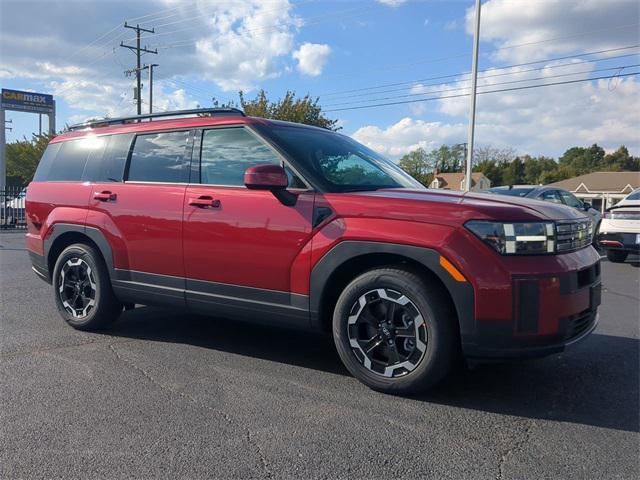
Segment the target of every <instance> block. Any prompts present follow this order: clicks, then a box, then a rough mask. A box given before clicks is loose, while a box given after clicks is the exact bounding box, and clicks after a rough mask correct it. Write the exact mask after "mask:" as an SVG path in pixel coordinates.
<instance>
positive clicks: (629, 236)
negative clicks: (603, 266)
mask: <svg viewBox="0 0 640 480" xmlns="http://www.w3.org/2000/svg"><path fill="white" fill-rule="evenodd" d="M638 240H640V233H625V232H616V233H600V234H599V235H598V245H600V247H601V248H604V249H606V250H621V251H624V252H635V253H640V242H639V241H638Z"/></svg>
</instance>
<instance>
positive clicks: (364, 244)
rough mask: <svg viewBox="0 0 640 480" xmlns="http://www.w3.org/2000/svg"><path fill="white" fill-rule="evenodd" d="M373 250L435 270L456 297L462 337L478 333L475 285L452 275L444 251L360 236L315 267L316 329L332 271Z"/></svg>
mask: <svg viewBox="0 0 640 480" xmlns="http://www.w3.org/2000/svg"><path fill="white" fill-rule="evenodd" d="M370 254H392V255H395V256H399V257H405V258H408V259H410V260H412V261H414V262H416V263H418V264H420V265H422V266H423V267H424V268H426V269H427V270H429V271H430V272H432V273H433V274H434V275H435V276H436V277H437V278H438V279H439V280H440V281H441V282H442V284H443V285H444V287H445V288H446V290H447V291H448V293H449V295H450V296H451V298H452V300H453V303H454V308H455V310H456V314H457V317H458V323H459V327H460V334H461V338H462V340H463V341H464V339H465V337H466V336H471V335H473V334H474V333H475V315H474V291H473V286H472V285H471V283H470V282H468V281H466V282H460V281H456V280H455V279H454V278H453V277H452V276H451V275H450V273H449V272H448V271H447V270H446V269H445V268H444V267H443V266H442V264H441V262H440V257H441V254H440V252H438V251H436V250H433V249H430V248H425V247H416V246H412V245H402V244H396V243H384V242H372V241H358V240H344V241H342V242H340V243H338V244H337V245H335V246H334V247H333V248H331V250H329V251H328V252H327V253H325V254H324V255H323V256H322V258H321V259H320V260H319V261H318V262H317V263H316V264H315V266H314V267H313V268H312V271H311V277H310V285H309V294H310V298H309V310H310V318H311V326H312V327H313V328H314V329H322V319H321V318H320V312H321V307H322V303H323V301H324V299H323V296H324V293H325V287H326V286H327V284H328V282H329V281H330V278H331V276H332V274H333V273H334V272H336V271H337V269H338V268H339V267H340V266H342V265H344V264H345V263H346V262H348V261H350V260H354V259H356V258H357V257H365V256H367V255H370Z"/></svg>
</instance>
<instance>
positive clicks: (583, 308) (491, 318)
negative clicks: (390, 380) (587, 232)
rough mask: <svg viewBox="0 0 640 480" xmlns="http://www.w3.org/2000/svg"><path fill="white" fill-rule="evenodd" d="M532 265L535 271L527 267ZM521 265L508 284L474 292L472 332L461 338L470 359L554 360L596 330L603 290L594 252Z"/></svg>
mask: <svg viewBox="0 0 640 480" xmlns="http://www.w3.org/2000/svg"><path fill="white" fill-rule="evenodd" d="M529 261H531V262H536V263H535V265H536V267H533V266H527V265H525V263H524V262H529ZM518 262H519V265H518V267H520V268H514V271H513V273H512V274H511V275H510V276H509V280H508V283H503V284H500V283H498V284H496V285H491V286H489V285H485V286H484V287H482V288H476V305H475V307H476V308H475V312H476V318H475V324H474V328H473V330H472V331H469V332H467V334H466V335H463V336H462V347H463V352H464V355H465V356H466V357H467V358H471V359H503V358H504V359H506V358H523V357H525V358H526V357H542V356H546V355H551V354H554V353H558V352H562V351H563V350H565V348H566V347H567V346H569V345H572V344H575V343H577V342H579V341H580V340H582V339H584V338H586V337H587V336H588V335H589V334H590V333H591V332H593V330H594V329H595V328H596V325H597V322H598V307H599V305H600V303H601V288H602V287H601V278H600V261H599V255H598V254H597V253H596V252H595V251H594V250H593V248H592V247H588V249H583V250H581V251H579V252H572V253H568V254H563V255H558V256H556V257H555V258H549V257H547V258H546V259H541V258H538V259H534V258H530V259H526V260H518ZM529 272H531V273H529ZM483 297H484V298H483ZM500 297H501V298H500ZM487 300H489V301H487ZM498 303H499V305H497V304H498Z"/></svg>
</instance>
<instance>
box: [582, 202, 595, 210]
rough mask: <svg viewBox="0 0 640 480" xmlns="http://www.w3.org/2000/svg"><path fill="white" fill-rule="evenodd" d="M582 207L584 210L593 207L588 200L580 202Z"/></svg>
mask: <svg viewBox="0 0 640 480" xmlns="http://www.w3.org/2000/svg"><path fill="white" fill-rule="evenodd" d="M582 207H583V208H584V211H585V212H588V211H589V210H591V209H592V208H593V207H592V206H591V204H590V203H589V202H582Z"/></svg>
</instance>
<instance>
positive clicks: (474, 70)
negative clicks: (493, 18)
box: [464, 0, 480, 192]
mask: <svg viewBox="0 0 640 480" xmlns="http://www.w3.org/2000/svg"><path fill="white" fill-rule="evenodd" d="M479 46H480V0H476V28H475V31H474V32H473V60H472V61H471V62H472V63H471V105H470V108H469V136H468V139H467V143H468V149H467V165H466V173H465V177H464V189H465V191H466V192H468V191H470V190H471V171H472V165H471V161H472V159H473V135H474V133H475V127H476V84H477V81H478V49H479Z"/></svg>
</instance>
